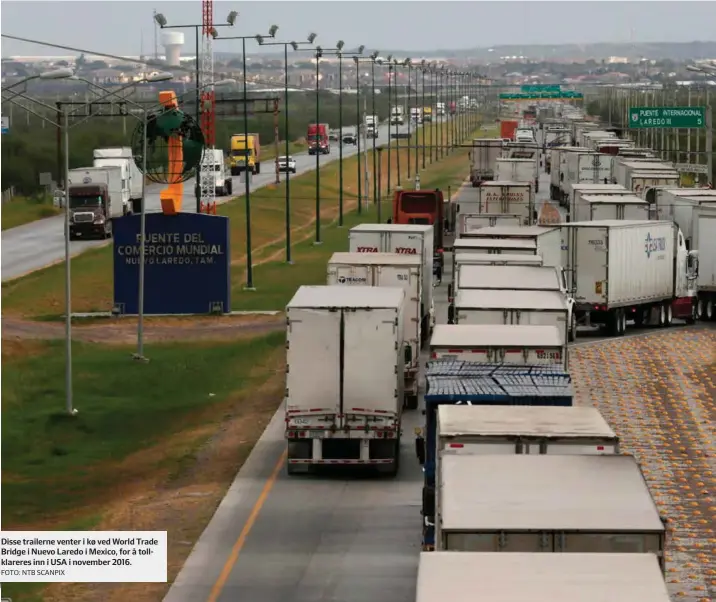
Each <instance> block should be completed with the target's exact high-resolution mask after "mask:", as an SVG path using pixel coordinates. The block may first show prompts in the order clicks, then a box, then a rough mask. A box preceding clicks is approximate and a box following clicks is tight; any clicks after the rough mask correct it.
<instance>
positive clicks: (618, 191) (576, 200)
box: [565, 184, 633, 221]
mask: <svg viewBox="0 0 716 602" xmlns="http://www.w3.org/2000/svg"><path fill="white" fill-rule="evenodd" d="M593 194H599V195H605V194H608V195H612V194H615V195H618V196H624V195H631V194H633V193H632V192H631V191H630V190H627V189H626V188H624V186H622V185H621V184H573V185H572V193H571V194H570V195H569V198H568V199H567V203H566V205H565V207H567V208H568V210H569V212H568V215H567V221H576V220H574V219H571V218H572V216H574V214H575V212H576V209H575V207H576V206H577V205H579V204H581V203H582V202H583V201H582V200H581V197H582V196H584V195H593Z"/></svg>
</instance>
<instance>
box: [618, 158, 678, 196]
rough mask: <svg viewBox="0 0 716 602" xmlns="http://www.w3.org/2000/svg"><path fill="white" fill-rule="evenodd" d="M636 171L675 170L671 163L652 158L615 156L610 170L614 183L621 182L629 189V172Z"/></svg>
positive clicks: (666, 171) (661, 171)
mask: <svg viewBox="0 0 716 602" xmlns="http://www.w3.org/2000/svg"><path fill="white" fill-rule="evenodd" d="M636 171H639V172H645V171H648V172H658V173H669V172H676V170H675V169H674V166H673V165H670V164H668V163H664V162H661V161H654V159H651V158H647V159H639V158H632V157H617V158H616V159H615V160H614V169H613V172H612V178H613V179H614V183H615V184H621V185H622V186H624V187H626V188H629V189H630V190H631V189H632V188H631V184H630V182H631V174H632V173H633V172H636Z"/></svg>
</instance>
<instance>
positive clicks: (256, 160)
mask: <svg viewBox="0 0 716 602" xmlns="http://www.w3.org/2000/svg"><path fill="white" fill-rule="evenodd" d="M229 160H230V165H231V175H232V176H238V175H239V174H240V173H241V172H242V171H244V170H246V169H247V166H248V170H249V171H250V172H251V173H252V174H254V175H256V174H259V173H261V145H260V143H259V135H258V134H249V135H248V136H244V134H234V135H233V136H232V137H231V154H230V155H229Z"/></svg>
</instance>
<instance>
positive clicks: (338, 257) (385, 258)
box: [328, 253, 422, 266]
mask: <svg viewBox="0 0 716 602" xmlns="http://www.w3.org/2000/svg"><path fill="white" fill-rule="evenodd" d="M335 264H338V265H409V266H419V265H421V264H422V258H421V257H420V255H402V254H400V253H333V255H332V256H331V258H330V259H329V260H328V265H335Z"/></svg>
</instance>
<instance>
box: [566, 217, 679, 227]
mask: <svg viewBox="0 0 716 602" xmlns="http://www.w3.org/2000/svg"><path fill="white" fill-rule="evenodd" d="M673 223H674V222H670V221H667V220H658V221H657V220H648V219H595V220H593V221H584V222H570V223H568V224H562V225H563V226H568V227H570V228H571V227H573V226H580V227H582V228H630V227H635V226H661V225H663V224H669V225H673Z"/></svg>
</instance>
